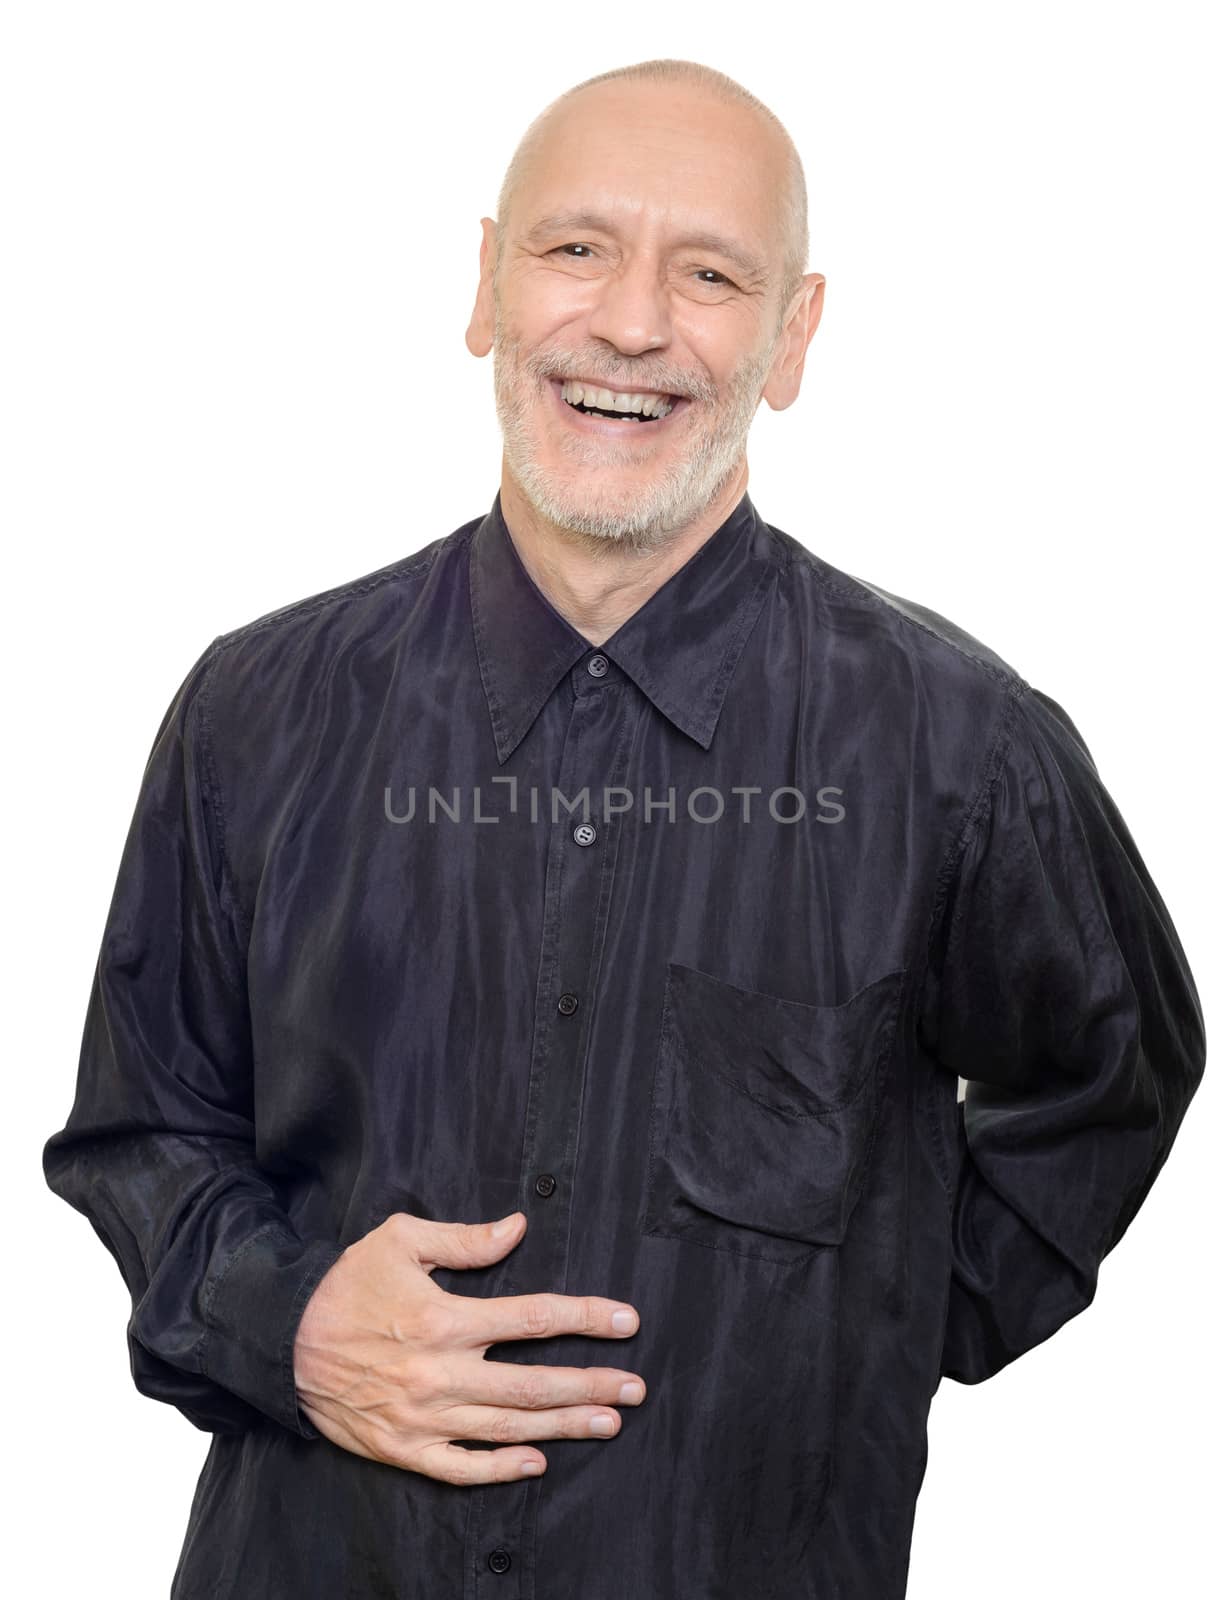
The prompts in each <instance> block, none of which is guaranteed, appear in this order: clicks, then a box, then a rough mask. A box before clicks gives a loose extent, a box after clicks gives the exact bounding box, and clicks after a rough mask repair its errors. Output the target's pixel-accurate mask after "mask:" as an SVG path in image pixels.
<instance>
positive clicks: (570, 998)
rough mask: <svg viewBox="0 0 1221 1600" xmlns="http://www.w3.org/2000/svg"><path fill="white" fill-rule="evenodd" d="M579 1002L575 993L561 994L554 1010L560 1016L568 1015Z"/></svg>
mask: <svg viewBox="0 0 1221 1600" xmlns="http://www.w3.org/2000/svg"><path fill="white" fill-rule="evenodd" d="M580 1003H581V1002H580V1001H579V1000H578V999H577V997H576V995H575V994H562V995H561V996H560V998H559V1000H558V1001H557V1002H556V1010H557V1011H558V1012H559V1013H560V1015H561V1016H562V1017H570V1016H571V1015H572V1014H573V1012H574V1011H575V1010H576V1009H577V1007H578V1006H579V1005H580Z"/></svg>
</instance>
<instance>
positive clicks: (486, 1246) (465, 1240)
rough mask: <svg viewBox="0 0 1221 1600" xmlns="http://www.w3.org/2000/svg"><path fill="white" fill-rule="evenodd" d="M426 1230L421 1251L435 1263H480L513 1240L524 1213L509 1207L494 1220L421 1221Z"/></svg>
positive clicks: (494, 1257) (497, 1255)
mask: <svg viewBox="0 0 1221 1600" xmlns="http://www.w3.org/2000/svg"><path fill="white" fill-rule="evenodd" d="M417 1220H418V1221H421V1222H423V1226H424V1227H425V1229H426V1230H427V1238H426V1241H425V1247H424V1250H423V1251H421V1254H422V1255H426V1256H427V1258H428V1260H429V1261H431V1262H433V1263H434V1264H435V1265H436V1266H439V1267H482V1266H484V1265H486V1264H487V1263H488V1262H490V1261H499V1260H500V1258H501V1256H503V1255H506V1254H507V1253H508V1251H509V1250H510V1249H511V1248H512V1247H513V1246H514V1245H515V1244H517V1242H518V1240H519V1239H520V1237H521V1232H522V1224H523V1223H524V1221H525V1214H524V1213H523V1212H521V1211H511V1212H510V1213H509V1215H508V1216H507V1217H501V1218H500V1220H499V1221H498V1222H432V1221H423V1219H422V1218H421V1219H417Z"/></svg>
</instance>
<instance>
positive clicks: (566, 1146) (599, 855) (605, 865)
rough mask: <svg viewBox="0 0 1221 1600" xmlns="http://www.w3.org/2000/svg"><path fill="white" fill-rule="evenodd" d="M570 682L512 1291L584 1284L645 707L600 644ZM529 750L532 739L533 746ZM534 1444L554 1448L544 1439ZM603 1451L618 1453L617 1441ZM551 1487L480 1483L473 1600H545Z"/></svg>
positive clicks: (494, 1353) (471, 1565)
mask: <svg viewBox="0 0 1221 1600" xmlns="http://www.w3.org/2000/svg"><path fill="white" fill-rule="evenodd" d="M567 685H568V688H569V689H570V690H571V694H572V706H571V710H570V712H569V719H568V727H567V730H566V733H565V737H564V744H563V750H562V753H561V757H560V766H559V772H558V773H557V774H556V775H555V776H554V777H553V778H552V779H551V780H550V783H551V787H550V788H549V789H548V790H547V792H546V793H545V794H544V795H542V796H540V797H539V816H540V818H543V819H545V821H543V822H540V823H539V824H538V825H540V826H546V827H547V828H548V829H549V833H550V838H549V841H548V850H547V871H546V880H545V885H544V890H543V894H544V908H543V924H542V944H541V949H540V951H539V957H538V981H537V986H536V990H535V1000H534V1030H533V1044H532V1050H531V1061H530V1081H529V1094H528V1099H527V1104H526V1126H525V1129H524V1133H523V1138H522V1155H521V1163H522V1164H521V1174H520V1188H519V1201H518V1204H519V1207H520V1209H521V1210H522V1211H524V1212H525V1214H526V1216H527V1219H528V1222H529V1226H528V1228H527V1230H526V1232H525V1234H524V1236H523V1238H522V1241H521V1243H520V1244H518V1245H517V1247H516V1248H515V1249H514V1251H513V1252H512V1254H511V1256H510V1257H509V1258H508V1261H507V1273H508V1275H507V1277H506V1279H505V1281H504V1286H503V1288H502V1289H501V1291H500V1293H502V1294H504V1295H517V1294H533V1293H540V1292H549V1293H558V1294H569V1293H577V1294H579V1293H582V1292H584V1290H583V1289H582V1286H581V1285H580V1284H571V1285H570V1284H569V1282H568V1265H569V1236H570V1230H571V1227H572V1213H573V1195H574V1187H575V1184H576V1181H577V1172H578V1170H579V1165H580V1159H581V1144H582V1139H583V1138H593V1137H596V1130H594V1129H583V1128H582V1125H581V1108H582V1105H583V1103H584V1099H585V1095H584V1084H585V1075H586V1073H587V1072H588V1071H589V1070H590V1067H589V1062H588V1059H587V1057H588V1048H589V1038H590V1029H591V1024H592V1021H593V1013H594V1004H593V1002H594V998H595V996H596V993H597V986H598V969H599V964H600V961H601V957H602V950H603V945H604V942H605V938H606V929H607V921H608V917H609V912H610V905H611V894H612V891H613V886H614V877H615V861H616V857H617V854H618V849H619V840H620V836H621V831H622V827H621V815H622V814H616V812H615V810H614V807H613V803H612V807H611V814H610V815H608V814H607V806H606V799H607V791H611V792H612V794H613V791H614V789H615V788H616V786H618V787H622V786H623V785H624V778H625V776H626V772H627V765H628V760H629V755H630V750H631V747H632V742H633V733H634V730H635V727H636V723H637V720H638V718H639V716H640V713H641V710H642V708H643V706H644V703H645V702H644V697H643V696H642V695H641V693H640V691H639V690H638V689H637V688H636V686H635V685H634V684H633V683H632V682H631V681H630V679H628V678H627V677H626V676H625V674H624V673H623V671H622V670H621V669H620V668H619V667H618V666H616V665H615V663H614V662H613V661H611V660H610V659H609V658H608V657H607V655H606V654H605V653H604V652H602V651H600V650H593V649H591V650H590V651H589V653H588V654H586V655H585V656H583V657H582V658H581V659H580V660H579V661H577V662H576V664H575V665H574V666H573V667H572V668H571V670H570V671H569V673H568V674H567ZM528 744H529V737H528V736H527V738H526V739H525V740H524V741H523V746H522V748H523V749H524V748H525V747H527V746H528ZM586 791H587V794H586ZM489 1359H499V1360H517V1361H520V1362H523V1363H525V1362H530V1361H537V1360H538V1359H539V1354H538V1351H537V1348H536V1347H535V1346H534V1345H533V1344H532V1343H531V1341H530V1340H528V1339H524V1340H518V1341H513V1342H505V1343H504V1344H503V1345H501V1346H495V1347H493V1349H492V1350H491V1351H489ZM628 1364H629V1365H630V1363H628ZM537 1443H538V1445H539V1446H540V1448H541V1449H542V1450H543V1453H544V1454H546V1440H545V1439H540V1440H538V1441H537ZM604 1445H605V1446H606V1447H610V1448H613V1439H611V1440H607V1441H604ZM546 1492H547V1481H546V1473H545V1472H544V1473H543V1474H542V1475H541V1476H540V1477H537V1478H522V1479H518V1480H515V1481H514V1482H511V1483H496V1484H488V1485H484V1486H481V1487H479V1488H476V1489H472V1490H471V1491H470V1494H471V1502H472V1503H471V1506H470V1516H469V1520H468V1523H467V1543H466V1556H467V1575H468V1582H467V1584H466V1585H465V1587H464V1593H463V1600H534V1596H535V1571H534V1536H535V1527H536V1522H537V1512H538V1501H539V1496H540V1495H542V1494H545V1493H546ZM544 1588H546V1583H545V1582H544Z"/></svg>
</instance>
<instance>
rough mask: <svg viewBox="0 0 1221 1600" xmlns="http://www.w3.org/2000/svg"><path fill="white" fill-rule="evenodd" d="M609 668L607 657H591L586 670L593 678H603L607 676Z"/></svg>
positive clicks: (586, 664)
mask: <svg viewBox="0 0 1221 1600" xmlns="http://www.w3.org/2000/svg"><path fill="white" fill-rule="evenodd" d="M609 666H610V662H609V661H608V660H607V659H606V657H605V656H590V658H589V660H588V661H587V662H586V663H585V670H586V672H588V673H589V675H590V677H591V678H601V677H603V676H604V675H605V673H606V670H607V668H608V667H609Z"/></svg>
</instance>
